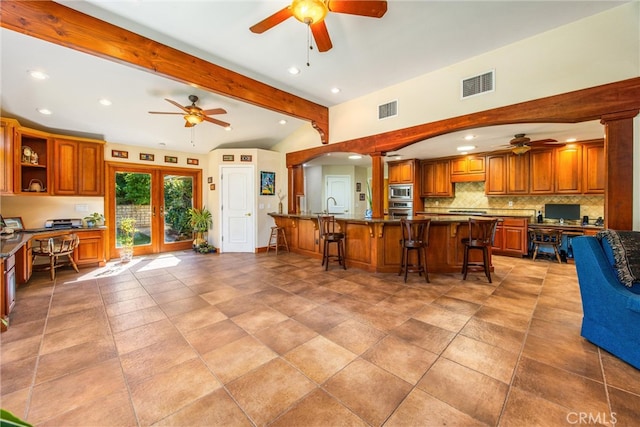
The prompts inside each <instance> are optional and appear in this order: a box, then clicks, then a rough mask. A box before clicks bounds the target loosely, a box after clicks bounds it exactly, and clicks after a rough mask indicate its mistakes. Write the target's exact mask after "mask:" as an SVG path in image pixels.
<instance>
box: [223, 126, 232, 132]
mask: <svg viewBox="0 0 640 427" xmlns="http://www.w3.org/2000/svg"><path fill="white" fill-rule="evenodd" d="M224 130H226V131H227V132H230V131H232V130H233V128H232V127H231V126H226V127H225V128H224Z"/></svg>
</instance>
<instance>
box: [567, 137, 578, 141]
mask: <svg viewBox="0 0 640 427" xmlns="http://www.w3.org/2000/svg"><path fill="white" fill-rule="evenodd" d="M577 140H578V139H577V138H567V141H566V142H576V141H577Z"/></svg>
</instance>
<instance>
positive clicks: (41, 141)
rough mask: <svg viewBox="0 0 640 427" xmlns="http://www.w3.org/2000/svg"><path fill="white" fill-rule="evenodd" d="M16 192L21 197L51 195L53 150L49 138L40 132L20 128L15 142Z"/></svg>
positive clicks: (16, 133)
mask: <svg viewBox="0 0 640 427" xmlns="http://www.w3.org/2000/svg"><path fill="white" fill-rule="evenodd" d="M14 144H15V148H14V162H15V167H14V173H15V180H14V192H15V193H16V194H20V195H27V194H28V195H45V196H48V195H49V193H50V183H51V180H50V169H49V167H50V163H51V162H50V160H51V148H50V139H49V136H48V135H47V134H46V133H44V132H40V131H36V130H33V129H27V128H22V127H20V128H18V129H17V130H16V132H15V140H14Z"/></svg>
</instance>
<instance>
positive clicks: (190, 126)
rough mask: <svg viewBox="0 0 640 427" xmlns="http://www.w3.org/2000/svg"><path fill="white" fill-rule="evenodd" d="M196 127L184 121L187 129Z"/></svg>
mask: <svg viewBox="0 0 640 427" xmlns="http://www.w3.org/2000/svg"><path fill="white" fill-rule="evenodd" d="M194 126H195V125H194V124H193V123H189V122H188V121H186V120H185V121H184V127H186V128H192V127H194Z"/></svg>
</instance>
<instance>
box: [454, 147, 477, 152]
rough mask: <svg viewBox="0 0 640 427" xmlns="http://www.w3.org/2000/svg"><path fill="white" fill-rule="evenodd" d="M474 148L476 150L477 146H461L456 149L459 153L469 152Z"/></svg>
mask: <svg viewBox="0 0 640 427" xmlns="http://www.w3.org/2000/svg"><path fill="white" fill-rule="evenodd" d="M474 148H476V146H475V145H461V146H459V147H458V148H456V150H458V151H469V150H473V149H474ZM463 154H464V153H463Z"/></svg>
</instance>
